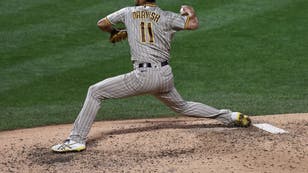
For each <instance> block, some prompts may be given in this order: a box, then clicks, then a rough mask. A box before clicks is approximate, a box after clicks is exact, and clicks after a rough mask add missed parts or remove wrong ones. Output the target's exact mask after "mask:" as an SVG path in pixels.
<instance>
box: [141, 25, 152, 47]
mask: <svg viewBox="0 0 308 173" xmlns="http://www.w3.org/2000/svg"><path fill="white" fill-rule="evenodd" d="M140 28H141V42H143V43H145V42H146V41H147V40H146V32H148V35H149V40H148V41H149V42H150V43H153V42H154V33H153V29H152V23H151V22H149V23H145V22H141V23H140Z"/></svg>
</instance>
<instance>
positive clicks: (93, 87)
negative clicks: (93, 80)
mask: <svg viewBox="0 0 308 173" xmlns="http://www.w3.org/2000/svg"><path fill="white" fill-rule="evenodd" d="M88 95H89V96H91V97H94V98H95V99H98V98H99V94H98V86H97V85H95V84H94V85H91V86H90V87H89V89H88Z"/></svg>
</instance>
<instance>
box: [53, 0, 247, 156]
mask: <svg viewBox="0 0 308 173" xmlns="http://www.w3.org/2000/svg"><path fill="white" fill-rule="evenodd" d="M135 3H136V6H133V7H126V8H123V9H121V10H119V11H116V12H114V13H112V14H110V15H108V16H107V17H105V18H103V19H101V20H99V21H98V26H99V28H100V29H101V30H102V31H104V32H109V33H112V32H113V31H114V30H115V28H114V27H113V26H114V25H115V24H117V23H124V24H125V27H126V31H125V32H127V37H128V43H129V46H130V51H131V60H132V63H133V67H134V70H133V71H131V72H129V73H126V74H122V75H119V76H116V77H112V78H108V79H105V80H103V81H101V82H98V83H96V84H94V85H92V86H90V87H89V90H88V94H87V97H86V100H85V102H84V105H83V108H82V110H81V111H80V113H79V115H78V117H77V119H76V120H75V123H74V127H73V129H72V131H71V133H70V135H69V137H68V139H66V140H65V141H64V142H63V143H61V144H57V145H55V146H53V147H52V150H53V151H55V152H72V151H82V150H84V149H85V148H86V137H87V135H88V133H89V131H90V128H91V126H92V124H93V121H94V119H95V116H96V114H97V111H98V110H99V108H100V106H101V102H102V101H103V100H107V99H112V98H123V97H129V96H135V95H141V94H151V95H153V96H155V97H156V98H157V99H159V100H161V101H162V102H163V103H164V104H166V105H167V106H168V107H170V108H171V109H172V110H174V111H175V112H178V113H180V114H183V115H186V116H192V117H203V118H214V119H217V120H219V121H221V122H223V123H224V124H228V125H229V124H233V125H236V126H241V127H248V126H250V124H251V120H250V119H249V117H248V116H247V115H244V114H242V113H239V112H232V111H230V110H227V109H222V110H218V109H216V108H213V107H210V106H207V105H205V104H202V103H197V102H190V101H185V100H183V98H182V97H181V95H180V94H179V93H178V92H177V90H176V88H175V86H174V82H173V74H172V70H171V67H170V66H169V58H170V44H171V40H172V36H173V35H174V34H175V32H176V31H180V30H195V29H197V28H198V26H199V23H198V19H197V16H196V14H195V11H194V9H193V8H192V7H190V6H182V8H181V11H180V13H181V14H177V13H173V12H169V11H163V10H162V9H160V8H159V7H158V6H157V5H156V4H155V0H136V1H135Z"/></svg>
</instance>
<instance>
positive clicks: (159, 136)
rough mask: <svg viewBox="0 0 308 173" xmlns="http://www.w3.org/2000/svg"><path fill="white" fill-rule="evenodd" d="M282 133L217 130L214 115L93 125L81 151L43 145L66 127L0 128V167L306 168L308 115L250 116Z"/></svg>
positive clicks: (13, 169)
mask: <svg viewBox="0 0 308 173" xmlns="http://www.w3.org/2000/svg"><path fill="white" fill-rule="evenodd" d="M252 119H253V122H254V123H270V124H272V125H275V126H277V127H280V128H283V129H284V130H287V131H288V132H289V133H285V134H279V135H274V134H271V133H268V132H265V131H263V130H260V129H258V128H256V127H250V128H232V127H225V126H223V125H221V124H219V123H218V122H217V121H215V120H209V119H196V118H187V117H180V118H163V119H149V120H144V119H143V120H128V121H103V122H96V123H95V124H94V126H93V128H92V130H91V133H90V135H89V140H88V145H87V150H86V151H84V152H80V153H67V154H55V153H53V152H51V150H50V147H51V146H52V145H53V144H56V143H58V142H60V141H61V140H63V139H65V138H66V137H67V134H68V133H69V131H70V128H71V125H70V124H69V125H59V126H48V127H39V128H33V129H22V130H14V131H5V132H0V141H1V146H0V149H1V150H0V172H170V173H172V172H215V173H216V172H237V173H238V172H279V173H281V172H292V173H295V172H308V165H307V163H308V114H288V115H272V116H257V117H253V118H252Z"/></svg>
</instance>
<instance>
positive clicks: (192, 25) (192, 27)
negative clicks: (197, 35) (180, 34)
mask: <svg viewBox="0 0 308 173" xmlns="http://www.w3.org/2000/svg"><path fill="white" fill-rule="evenodd" d="M198 28H199V23H198V22H191V23H190V24H189V26H188V27H187V29H188V30H196V29H198Z"/></svg>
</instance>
